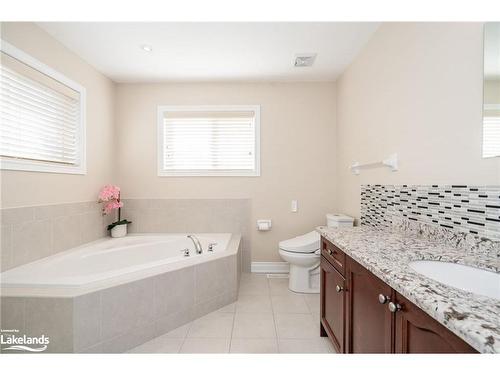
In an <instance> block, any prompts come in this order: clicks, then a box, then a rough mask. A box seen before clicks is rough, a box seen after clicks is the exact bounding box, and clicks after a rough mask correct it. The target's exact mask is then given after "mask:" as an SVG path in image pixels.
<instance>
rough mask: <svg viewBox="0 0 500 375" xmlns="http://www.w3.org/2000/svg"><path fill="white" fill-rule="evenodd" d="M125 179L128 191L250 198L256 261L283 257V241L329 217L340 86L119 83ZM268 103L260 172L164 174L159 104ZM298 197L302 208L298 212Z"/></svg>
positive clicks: (177, 196)
mask: <svg viewBox="0 0 500 375" xmlns="http://www.w3.org/2000/svg"><path fill="white" fill-rule="evenodd" d="M116 94H117V96H116V107H115V108H116V121H117V141H118V146H117V147H118V150H117V152H118V153H117V160H118V171H117V172H118V175H119V179H118V182H119V184H120V185H121V187H122V190H123V193H124V196H125V197H126V198H175V199H182V198H198V199H204V198H218V199H221V198H250V199H252V214H251V217H252V223H253V224H254V223H255V221H256V220H257V219H258V218H270V219H272V220H273V228H272V230H271V231H270V232H258V231H257V230H255V229H254V228H252V232H251V243H252V260H253V261H279V260H280V258H279V255H278V250H277V245H278V242H279V241H280V240H283V239H288V238H290V237H293V236H296V235H300V234H303V233H305V232H307V231H310V230H312V229H313V227H314V226H316V225H320V224H323V223H324V221H325V219H324V215H325V213H327V212H328V211H332V210H333V208H334V203H335V202H334V197H335V183H334V176H335V152H336V151H335V141H334V140H335V85H334V84H333V83H289V84H270V83H269V84H222V83H221V84H209V83H207V84H119V85H117V91H116ZM183 104H186V105H196V104H220V105H224V104H260V105H261V176H260V177H158V176H157V171H156V157H157V156H156V126H157V123H156V121H157V119H156V117H157V106H158V105H183ZM292 199H298V201H299V212H298V213H291V212H290V201H291V200H292Z"/></svg>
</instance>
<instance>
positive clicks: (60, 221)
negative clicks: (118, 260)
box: [0, 202, 114, 271]
mask: <svg viewBox="0 0 500 375" xmlns="http://www.w3.org/2000/svg"><path fill="white" fill-rule="evenodd" d="M0 211H1V229H2V233H1V259H0V271H5V270H8V269H10V268H14V267H17V266H20V265H22V264H26V263H30V262H33V261H35V260H37V259H41V258H45V257H47V256H49V255H53V254H56V253H58V252H61V251H64V250H68V249H70V248H72V247H76V246H79V245H82V244H84V243H86V242H91V241H94V240H97V239H99V238H102V237H106V236H107V235H108V233H107V230H106V226H107V225H108V224H109V223H111V222H112V221H113V219H114V217H113V216H112V215H108V216H103V215H102V214H101V205H100V204H98V203H96V202H76V203H66V204H56V205H48V206H31V207H18V208H4V209H1V210H0Z"/></svg>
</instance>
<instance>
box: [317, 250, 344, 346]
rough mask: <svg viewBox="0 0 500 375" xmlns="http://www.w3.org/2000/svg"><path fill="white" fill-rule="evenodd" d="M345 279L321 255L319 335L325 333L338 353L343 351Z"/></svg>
mask: <svg viewBox="0 0 500 375" xmlns="http://www.w3.org/2000/svg"><path fill="white" fill-rule="evenodd" d="M344 291H345V279H344V277H343V276H342V275H341V274H340V273H339V272H338V271H337V270H336V269H335V268H333V266H332V265H331V264H330V263H329V262H328V261H327V260H326V259H325V258H324V257H321V336H325V335H326V334H327V335H328V337H329V338H330V340H331V341H332V343H333V345H334V346H335V348H336V349H337V351H338V352H339V353H343V352H344V326H345V314H344V300H345V299H344Z"/></svg>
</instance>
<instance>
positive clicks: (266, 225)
mask: <svg viewBox="0 0 500 375" xmlns="http://www.w3.org/2000/svg"><path fill="white" fill-rule="evenodd" d="M271 226H272V222H271V219H261V220H257V229H258V230H260V231H266V230H270V229H271Z"/></svg>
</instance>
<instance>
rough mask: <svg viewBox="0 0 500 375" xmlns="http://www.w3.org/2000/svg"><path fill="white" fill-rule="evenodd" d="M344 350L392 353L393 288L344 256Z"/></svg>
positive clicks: (349, 351)
mask: <svg viewBox="0 0 500 375" xmlns="http://www.w3.org/2000/svg"><path fill="white" fill-rule="evenodd" d="M346 266H347V267H346V268H347V270H346V271H347V273H346V278H347V286H348V287H347V292H346V315H347V326H346V330H347V333H346V352H347V353H391V352H392V348H393V345H392V342H393V335H392V328H393V322H394V317H393V314H392V313H391V312H390V311H389V308H388V303H389V301H390V299H391V298H393V296H392V293H393V290H392V288H390V287H389V286H388V285H387V284H385V283H384V282H383V281H382V280H380V279H379V278H377V277H376V276H374V275H373V274H372V273H371V272H369V271H367V270H366V269H365V268H364V267H362V266H360V265H359V264H358V263H356V262H355V261H353V260H352V259H351V258H348V259H347V264H346Z"/></svg>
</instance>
